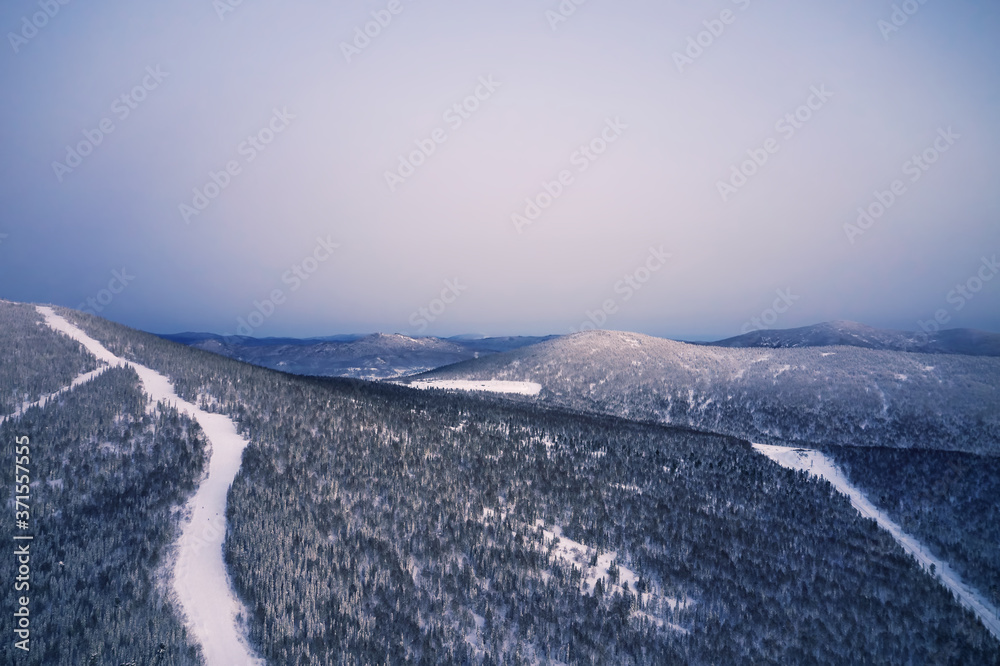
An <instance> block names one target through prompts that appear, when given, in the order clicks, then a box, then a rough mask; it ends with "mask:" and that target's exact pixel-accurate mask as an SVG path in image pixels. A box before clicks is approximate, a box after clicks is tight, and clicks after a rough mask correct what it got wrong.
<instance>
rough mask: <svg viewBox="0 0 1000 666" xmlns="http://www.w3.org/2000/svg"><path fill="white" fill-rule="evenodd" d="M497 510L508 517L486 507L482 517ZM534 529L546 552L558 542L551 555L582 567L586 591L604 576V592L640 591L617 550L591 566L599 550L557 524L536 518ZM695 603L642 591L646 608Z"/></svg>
mask: <svg viewBox="0 0 1000 666" xmlns="http://www.w3.org/2000/svg"><path fill="white" fill-rule="evenodd" d="M498 513H499V519H500V520H506V518H507V512H506V511H504V510H500V511H499V512H498V511H496V510H494V509H490V508H488V507H484V508H483V516H482V520H483V521H486V520H491V519H496V518H497V517H498ZM524 527H525V529H526V531H531V529H532V528H530V527H528V525H527V524H524ZM533 529H535V530H540V531H541V536H542V546H543V548H544V549H545V551H546V552H547V551H548V549H549V548H550V547H552V546H553V544H555V545H554V547H553V548H552V557H553V558H555V559H557V560H560V561H562V562H563V563H564V564H567V565H569V566H573V567H576V568H577V569H579V571H580V573H581V578H582V579H581V585H580V587H581V591H582V592H583V593H584V594H593V593H594V586H595V585H596V584H597V581H598V579H602V578H603V579H604V593H605V594H606V595H608V596H613V595H615V594H618V595H622V594H624V593H625V588H624V584H625V583H628V588H629V591H630V592H632V594H638V592H637V591H636V589H635V586H636V584H637V583H638V582H639V575H638V574H636V573H635V572H634V571H632V570H631V569H629V568H628V567H627V566H625V565H624V564H622V563H621V562H619V561H618V553H617V552H610V553H604V554H602V555H597V565H596V566H591V565H590V563H591V561H592V560H593V557H594V555H595V554H596V553H597V550H596V549H594V548H591V547H590V546H587V545H585V544H583V543H580V542H579V541H574V540H572V539H569V538H567V537H565V536H563V533H562V528H561V527H559V526H558V525H554V526H553V527H552V528H551V529H546V527H545V521H543V520H541V519H538V520H536V521H535V524H534V528H533ZM536 534H537V532H536ZM612 562H615V563H617V565H618V582H617V583H612V582H611V578H610V575H609V569H610V568H611V564H612ZM692 603H693V602H692V601H691V600H690V599H673V598H669V597H664V596H660V595H658V594H655V593H653V592H644V593H643V594H642V604H643V606H644V607H646V608H647V611H648V610H650V609H653V608H655V607H656V606H657V605H659V606H660V608H663V607H664V606H666V607H668V608H670V609H673V610H676V609H678V608H680V609H686V608H688V607H689V606H690V605H691V604H692ZM633 614H634V615H636V616H639V617H643V618H645V619H647V620H649V621H650V622H652V623H653V624H655V625H656V626H657V627H659V628H660V629H671V630H673V631H678V632H680V633H683V634H686V633H688V631H687V629H685V628H684V627H681V626H680V625H676V624H673V623H672V622H667V621H666V620H664V619H662V618H659V617H656V616H655V615H652V614H651V613H649V612H644V611H639V610H636V611H633Z"/></svg>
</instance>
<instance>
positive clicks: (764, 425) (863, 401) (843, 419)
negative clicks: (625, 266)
mask: <svg viewBox="0 0 1000 666" xmlns="http://www.w3.org/2000/svg"><path fill="white" fill-rule="evenodd" d="M420 379H421V380H424V381H422V385H425V386H426V385H427V382H428V381H433V380H464V381H473V380H474V381H479V382H483V381H515V382H533V383H536V384H540V385H541V387H542V389H541V392H540V393H539V394H538V397H537V398H531V400H541V401H542V402H548V403H551V404H553V405H557V406H560V407H564V408H570V409H573V410H577V411H585V412H597V413H604V414H611V415H614V416H621V417H625V418H629V419H635V420H640V421H649V422H656V423H664V424H671V425H680V426H685V427H691V428H695V429H698V430H702V431H709V432H716V433H720V434H726V435H732V436H735V437H739V438H742V439H746V440H749V441H752V442H762V443H768V442H784V443H793V444H802V445H810V446H823V445H844V446H853V445H862V446H887V447H903V448H928V449H930V448H936V449H947V450H963V451H970V452H977V453H984V452H989V453H992V454H997V453H1000V359H998V358H990V357H983V356H979V357H977V356H969V355H961V354H936V355H930V354H917V353H906V352H899V351H885V350H878V349H864V348H859V347H851V346H823V347H807V348H787V349H785V348H778V349H755V348H739V347H738V348H726V347H718V346H706V345H694V344H687V343H683V342H675V341H672V340H664V339H661V338H653V337H649V336H645V335H640V334H637V333H619V332H614V331H589V332H585V333H576V334H573V335H568V336H564V337H561V338H557V339H554V340H549V341H547V342H543V343H540V344H535V345H532V346H530V347H524V348H521V349H517V350H514V351H511V352H507V353H503V354H496V355H493V356H490V357H488V358H479V359H475V360H469V361H465V362H463V363H459V364H456V365H453V366H449V367H446V368H440V369H438V370H435V371H433V372H429V373H426V374H424V375H421V376H420ZM406 381H409V380H406ZM515 399H523V398H515Z"/></svg>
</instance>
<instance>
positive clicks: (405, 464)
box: [0, 302, 1000, 664]
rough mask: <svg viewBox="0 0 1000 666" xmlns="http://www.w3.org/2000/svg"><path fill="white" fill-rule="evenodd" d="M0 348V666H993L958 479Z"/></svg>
mask: <svg viewBox="0 0 1000 666" xmlns="http://www.w3.org/2000/svg"><path fill="white" fill-rule="evenodd" d="M0 320H2V323H3V325H2V327H0V337H2V342H3V344H4V349H5V350H6V351H5V353H4V355H3V359H2V364H0V389H2V391H0V415H2V422H0V430H2V437H3V439H4V441H5V442H8V443H11V442H14V441H15V438H22V437H28V438H29V440H30V443H31V446H30V448H31V464H30V470H31V475H32V483H31V486H30V496H31V502H32V506H31V515H32V523H31V530H32V534H33V537H34V541H33V542H32V546H31V548H32V551H31V589H30V597H31V605H30V608H31V616H30V631H31V650H30V652H23V651H20V650H18V649H17V648H15V646H14V642H13V640H7V641H5V642H4V643H3V647H2V648H0V649H2V650H3V662H4V663H25V664H127V663H136V664H201V663H205V664H249V663H269V664H341V663H343V664H374V663H393V664H395V663H426V664H437V663H469V664H501V663H515V664H516V663H564V664H604V663H614V664H633V663H634V664H663V663H694V664H721V663H727V664H728V663H773V664H790V663H837V664H841V663H842V664H855V663H914V664H917V663H953V664H990V663H1000V642H998V639H997V637H996V634H997V629H996V624H995V622H996V611H995V608H996V603H997V600H998V599H997V597H998V595H1000V590H998V588H997V586H996V583H997V570H998V568H1000V567H998V566H997V562H998V557H997V548H998V546H997V544H998V542H1000V540H998V539H997V538H995V537H996V530H997V525H998V524H1000V521H997V520H994V519H992V518H993V517H995V512H996V505H997V499H996V498H997V486H998V478H1000V474H998V471H1000V470H998V469H997V465H996V463H995V458H994V457H990V456H989V455H986V453H985V452H981V451H965V452H961V453H953V452H949V451H922V452H919V453H914V455H912V456H904V455H903V454H906V453H908V452H906V451H900V450H891V449H879V448H878V447H870V448H865V449H858V448H850V447H844V446H842V447H839V448H837V447H826V448H825V449H824V450H823V451H804V452H800V451H798V450H797V448H793V447H785V448H781V447H780V446H779V445H778V444H777V443H775V442H769V444H770V448H767V447H765V446H758V447H757V448H755V447H754V446H753V445H752V444H751V442H750V441H748V440H746V439H741V438H738V437H735V436H732V435H731V434H726V433H725V432H721V433H720V432H708V431H704V430H695V429H691V428H689V427H687V426H684V427H678V426H677V425H665V424H662V423H653V422H649V419H644V421H645V422H638V421H632V420H628V419H626V418H623V417H622V415H621V414H614V413H597V412H598V411H599V410H595V409H587V410H585V409H569V408H567V407H566V406H560V405H557V404H552V403H551V402H550V401H546V400H545V396H546V395H547V393H546V391H549V389H548V387H546V386H545V382H544V381H542V379H543V378H539V382H538V383H535V384H533V385H530V386H527V387H525V386H524V385H521V388H522V389H524V388H530V390H521V389H517V387H516V386H514V385H512V384H509V385H504V386H505V387H506V388H508V389H510V391H512V392H513V393H511V394H504V393H495V392H493V391H475V392H459V391H454V390H416V389H414V388H409V387H405V386H398V385H392V384H385V383H372V382H362V381H357V380H349V379H324V378H307V377H298V376H293V375H287V374H282V373H279V372H275V371H272V370H267V369H264V368H259V367H255V366H252V365H248V364H246V363H242V362H239V361H235V360H231V359H227V358H224V357H221V356H217V355H214V354H210V353H208V352H204V351H200V350H197V349H191V348H187V347H183V346H181V345H178V344H175V343H172V342H169V341H165V340H162V339H160V338H157V337H155V336H152V335H148V334H145V333H141V332H138V331H134V330H131V329H128V328H125V327H122V326H119V325H116V324H113V323H110V322H107V321H104V320H101V319H99V318H96V317H92V316H89V315H84V314H81V313H78V312H74V311H70V310H66V309H63V308H51V309H48V308H35V307H34V306H29V305H23V304H15V303H8V302H2V303H0ZM494 358H495V357H494ZM496 378H497V379H501V377H499V376H498V377H496ZM472 379H478V380H480V382H482V381H486V380H484V379H483V378H481V377H480V378H468V381H471V380H472ZM502 379H504V381H511V382H513V381H516V380H517V378H513V377H503V378H502ZM427 381H429V380H425V384H424V387H428V386H430V387H433V384H428V383H426V382H427ZM451 381H453V382H457V381H460V379H459V378H455V377H453V378H451ZM536 387H537V388H536ZM543 387H544V388H543ZM443 388H444V389H449V388H450V389H454V388H476V387H474V386H469V387H463V386H460V385H452V386H446V387H443ZM479 388H487V389H489V388H493V387H490V386H488V385H487V386H485V387H483V386H480V387H479ZM521 394H523V395H521ZM616 409H617V407H616ZM606 411H610V410H606ZM801 444H802V443H801V442H797V443H796V447H799V446H800V445H801ZM3 451H4V453H3V455H4V456H5V462H6V464H7V465H8V468H9V469H13V468H14V465H15V461H14V457H15V456H14V453H15V451H14V447H13V446H5V447H4V449H3ZM762 452H763V453H764V454H762ZM765 454H766V455H765ZM893 456H896V457H895V458H894V457H893ZM772 458H773V459H774V460H772ZM942 471H943V474H944V475H943V476H942ZM935 472H936V473H937V475H936V477H935V476H934V475H935ZM824 477H825V478H824ZM935 478H936V479H937V481H938V482H935V481H934V479H935ZM826 479H830V481H832V485H831V483H830V482H828V481H827V480H826ZM942 479H944V480H945V481H946V483H940V481H941V480H942ZM973 486H974V487H973ZM845 493H846V494H845ZM9 501H10V503H11V504H12V503H13V498H12V497H11V499H10V500H9ZM866 503H867V504H866ZM859 508H860V509H862V511H861V512H859ZM873 517H874V518H876V519H877V520H872V518H873ZM941 523H945V525H942V524H941ZM2 525H3V528H2V529H3V530H4V535H3V536H4V538H5V539H6V541H7V543H12V538H13V534H12V532H13V531H14V525H13V523H12V522H11V521H9V520H8V521H3V522H2ZM900 542H904V543H908V544H909V546H908V547H907V548H904V546H901V545H900ZM8 561H11V560H9V559H8ZM19 594H20V593H16V592H15V590H14V588H13V587H12V586H10V585H7V586H5V587H4V604H5V606H4V607H5V608H14V607H15V605H16V599H15V597H16V596H18V595H19ZM973 602H974V603H973ZM977 604H978V606H977ZM990 612H992V613H993V616H992V617H993V621H992V623H991V622H990V619H989V617H990V615H989V614H990Z"/></svg>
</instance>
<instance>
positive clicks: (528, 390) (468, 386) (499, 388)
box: [410, 379, 542, 395]
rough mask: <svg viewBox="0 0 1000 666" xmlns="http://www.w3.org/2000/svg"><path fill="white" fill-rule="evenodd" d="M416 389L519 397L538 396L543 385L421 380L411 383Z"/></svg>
mask: <svg viewBox="0 0 1000 666" xmlns="http://www.w3.org/2000/svg"><path fill="white" fill-rule="evenodd" d="M410 386H411V387H413V388H416V389H450V390H453V391H487V392H489V393H512V394H517V395H538V394H539V393H540V392H541V390H542V385H541V384H538V383H536V382H514V381H503V380H498V379H489V380H478V379H472V380H470V379H420V380H417V381H415V382H411V383H410Z"/></svg>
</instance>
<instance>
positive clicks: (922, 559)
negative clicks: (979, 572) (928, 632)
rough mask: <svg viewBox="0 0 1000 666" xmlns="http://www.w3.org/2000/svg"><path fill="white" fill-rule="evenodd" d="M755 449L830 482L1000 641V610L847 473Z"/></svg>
mask: <svg viewBox="0 0 1000 666" xmlns="http://www.w3.org/2000/svg"><path fill="white" fill-rule="evenodd" d="M753 447H754V449H756V450H757V451H759V452H760V453H762V454H764V455H766V456H767V457H768V458H770V459H771V460H773V461H775V462H776V463H778V464H779V465H781V466H782V467H787V468H789V469H798V470H805V471H807V472H809V473H810V474H813V475H815V476H818V477H821V478H823V479H826V480H827V481H829V482H830V483H831V484H832V485H833V487H834V488H836V489H837V490H838V491H840V492H841V493H843V494H844V495H847V497H848V498H850V500H851V504H853V505H854V508H855V509H857V510H858V513H860V514H861V515H862V516H865V517H866V518H872V519H873V520H875V522H876V523H878V525H879V527H881V528H882V529H884V530H885V531H887V532H888V533H889V534H891V535H892V537H893V538H894V539H895V540H896V542H897V543H899V545H900V546H902V547H903V550H905V551H906V552H907V553H909V554H910V555H912V556H913V557H914V558H915V559H916V560H917V562H918V563H919V564H920V566H922V567H923V568H924V569H926V570H927V571H930V569H931V567H932V566H933V567H934V569H935V574H934V575H935V577H936V578H937V580H938V582H940V583H941V584H942V585H944V586H945V587H946V588H947V589H948V590H950V591H951V592H952V593H953V594H954V595H955V596H956V597H957V598H958V599H959V601H960V602H961V603H962V605H963V606H965V607H967V608H969V609H970V610H971V611H972V612H974V613H975V614H976V616H978V617H979V619H980V620H981V621H982V623H983V625H984V626H985V627H986V629H987V630H988V631H989V632H990V633H991V634H993V635H994V636H996V637H997V638H998V639H1000V619H998V618H997V609H996V608H995V607H994V606H993V605H992V604H991V603H990V602H989V601H987V600H986V598H985V597H983V596H982V594H980V593H979V592H978V591H976V590H975V589H974V588H972V587H971V586H969V585H968V584H966V583H965V582H963V581H962V579H961V577H960V576H959V575H958V574H957V573H955V571H954V570H953V569H952V568H951V567H950V566H948V563H947V562H944V561H942V560H939V559H938V558H936V557H934V556H933V555H931V553H930V551H929V550H928V549H927V547H926V546H925V545H924V544H923V543H921V542H920V541H919V540H917V539H916V537H914V536H912V535H910V534H907V533H906V532H904V531H903V529H902V528H901V527H900V526H899V525H897V524H896V523H895V522H894V521H893V520H892V519H891V518H889V517H888V516H887V515H886V514H885V513H884V512H883V511H881V510H880V509H879V508H878V507H876V506H875V505H874V504H872V503H871V502H869V501H868V498H867V497H865V495H864V493H862V492H861V491H860V490H859V489H858V488H856V487H855V486H853V485H852V484H851V482H850V481H848V480H847V477H846V476H844V473H843V472H841V471H840V468H839V467H837V465H836V463H834V462H833V461H832V460H831V459H830V458H829V457H828V456H826V455H825V454H823V453H821V452H819V451H812V450H808V449H799V448H793V447H788V446H774V445H769V444H754V445H753Z"/></svg>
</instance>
